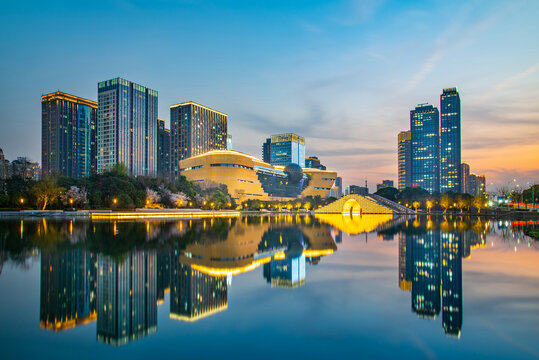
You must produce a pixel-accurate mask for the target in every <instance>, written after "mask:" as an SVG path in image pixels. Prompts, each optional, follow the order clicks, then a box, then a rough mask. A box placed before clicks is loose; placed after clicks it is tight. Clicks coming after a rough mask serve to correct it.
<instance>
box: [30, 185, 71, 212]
mask: <svg viewBox="0 0 539 360" xmlns="http://www.w3.org/2000/svg"><path fill="white" fill-rule="evenodd" d="M63 190H64V189H63V188H62V187H60V186H58V185H56V182H55V181H54V180H52V179H50V178H44V179H43V180H40V181H38V182H36V183H35V184H34V185H33V186H32V188H31V190H30V192H31V193H32V194H33V195H34V197H35V199H36V205H37V206H38V207H41V209H42V210H45V208H46V207H47V205H49V204H50V203H52V202H53V201H55V200H56V199H58V197H59V196H60V194H61V193H62V191H63Z"/></svg>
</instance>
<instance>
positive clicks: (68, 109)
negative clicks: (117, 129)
mask: <svg viewBox="0 0 539 360" xmlns="http://www.w3.org/2000/svg"><path fill="white" fill-rule="evenodd" d="M96 122H97V103H96V102H95V101H91V100H87V99H83V98H80V97H77V96H73V95H69V94H66V93H64V92H61V91H57V92H54V93H52V94H47V95H43V96H41V164H42V168H43V175H44V176H51V175H63V176H68V177H74V178H79V179H80V178H81V177H84V176H90V175H91V174H93V173H95V171H96V166H97V163H96V161H97V148H96V146H97V144H96V135H97V131H96Z"/></svg>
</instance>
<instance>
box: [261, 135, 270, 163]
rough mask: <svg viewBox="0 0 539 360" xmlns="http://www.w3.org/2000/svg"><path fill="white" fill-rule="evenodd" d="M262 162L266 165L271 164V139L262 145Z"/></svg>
mask: <svg viewBox="0 0 539 360" xmlns="http://www.w3.org/2000/svg"><path fill="white" fill-rule="evenodd" d="M262 161H263V162H266V163H268V164H269V163H270V162H271V139H270V138H267V139H266V142H265V143H263V144H262Z"/></svg>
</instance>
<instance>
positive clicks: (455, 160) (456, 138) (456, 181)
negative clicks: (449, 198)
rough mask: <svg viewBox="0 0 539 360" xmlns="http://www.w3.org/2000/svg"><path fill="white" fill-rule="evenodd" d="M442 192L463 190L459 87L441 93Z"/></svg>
mask: <svg viewBox="0 0 539 360" xmlns="http://www.w3.org/2000/svg"><path fill="white" fill-rule="evenodd" d="M440 119H441V121H440V192H442V193H444V192H446V191H454V192H463V191H464V190H462V189H461V183H460V178H461V176H460V166H461V165H460V164H461V151H460V150H461V145H460V144H461V139H460V96H459V93H458V91H457V88H447V89H443V93H442V95H440Z"/></svg>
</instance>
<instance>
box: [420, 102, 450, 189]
mask: <svg viewBox="0 0 539 360" xmlns="http://www.w3.org/2000/svg"><path fill="white" fill-rule="evenodd" d="M439 118H440V114H439V111H438V109H437V108H436V107H434V106H432V105H428V104H420V105H418V106H416V108H415V109H414V110H411V111H410V131H411V151H412V187H419V188H422V189H425V190H427V191H428V192H430V193H433V192H437V191H439V190H440V188H439V185H440V181H439V175H440V172H439V171H440V170H439V163H440V161H439V158H440V136H439V134H440V132H439V131H440V128H439ZM459 164H460V160H459Z"/></svg>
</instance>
